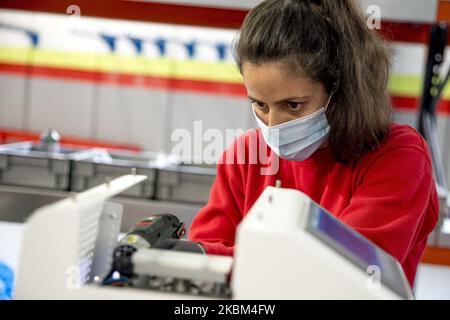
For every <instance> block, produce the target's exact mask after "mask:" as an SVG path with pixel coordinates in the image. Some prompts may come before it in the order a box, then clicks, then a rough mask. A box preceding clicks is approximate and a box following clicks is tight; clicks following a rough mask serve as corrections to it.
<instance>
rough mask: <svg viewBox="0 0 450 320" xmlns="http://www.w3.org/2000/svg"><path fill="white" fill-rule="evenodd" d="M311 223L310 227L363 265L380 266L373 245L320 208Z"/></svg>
mask: <svg viewBox="0 0 450 320" xmlns="http://www.w3.org/2000/svg"><path fill="white" fill-rule="evenodd" d="M311 222H312V226H313V227H315V228H316V229H317V230H318V231H320V232H322V233H323V234H325V235H327V236H328V237H329V238H331V239H333V240H334V241H335V242H336V244H339V245H341V246H342V247H344V248H345V249H347V250H348V251H350V252H351V253H352V254H353V255H354V256H355V258H357V259H359V260H360V261H361V262H364V264H365V265H367V266H370V265H377V266H380V261H379V259H378V255H377V250H376V247H375V246H374V244H373V243H371V242H370V241H368V240H367V239H366V238H364V237H362V236H361V235H360V234H359V233H357V232H356V231H354V230H352V229H350V228H348V227H347V226H346V225H344V224H343V223H342V222H340V221H339V220H337V219H336V218H334V217H332V216H331V215H330V214H328V213H327V212H326V211H325V210H323V209H322V208H320V207H319V208H317V212H316V215H315V218H314V219H313V220H312V221H311Z"/></svg>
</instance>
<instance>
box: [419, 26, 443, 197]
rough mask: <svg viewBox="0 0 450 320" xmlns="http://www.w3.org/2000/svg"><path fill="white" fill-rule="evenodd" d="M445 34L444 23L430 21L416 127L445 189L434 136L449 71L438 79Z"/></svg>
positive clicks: (439, 154) (436, 139)
mask: <svg viewBox="0 0 450 320" xmlns="http://www.w3.org/2000/svg"><path fill="white" fill-rule="evenodd" d="M447 34H448V24H447V23H446V22H439V23H437V24H434V25H433V26H432V28H431V32H430V40H429V45H428V59H427V66H426V70H425V79H424V86H423V93H422V99H421V103H420V113H419V120H418V130H419V132H420V134H421V135H422V136H423V137H424V138H425V140H426V141H427V142H428V145H429V146H430V151H431V156H432V160H433V170H434V175H435V179H436V182H437V184H438V185H439V186H440V187H441V188H442V189H443V190H448V187H447V182H446V179H445V171H444V167H443V164H442V157H441V153H440V149H439V141H438V137H437V129H436V109H437V106H438V103H439V100H440V97H441V94H442V92H443V89H444V87H445V85H446V82H447V80H448V78H449V75H450V70H449V72H448V73H447V76H446V77H445V78H444V79H442V80H441V79H440V76H439V73H440V70H439V69H440V67H441V64H442V61H443V60H444V50H445V46H446V44H447Z"/></svg>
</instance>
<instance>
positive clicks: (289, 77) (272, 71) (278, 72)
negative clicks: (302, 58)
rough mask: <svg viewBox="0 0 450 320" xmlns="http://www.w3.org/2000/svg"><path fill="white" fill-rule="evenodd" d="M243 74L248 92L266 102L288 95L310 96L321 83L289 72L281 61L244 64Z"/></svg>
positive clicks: (284, 97) (281, 98) (252, 96)
mask: <svg viewBox="0 0 450 320" xmlns="http://www.w3.org/2000/svg"><path fill="white" fill-rule="evenodd" d="M242 75H243V78H244V83H245V86H246V88H247V94H248V95H249V96H250V97H251V98H253V99H255V100H258V101H262V102H265V103H269V102H277V101H281V100H284V99H286V98H288V97H294V96H295V97H304V96H310V95H312V94H313V93H314V92H317V90H318V87H320V86H321V84H320V83H318V82H317V81H314V80H313V79H311V78H310V77H306V76H302V75H298V74H296V73H294V72H287V71H286V69H285V68H284V66H283V65H282V64H280V63H263V64H258V65H257V64H251V63H244V64H243V65H242Z"/></svg>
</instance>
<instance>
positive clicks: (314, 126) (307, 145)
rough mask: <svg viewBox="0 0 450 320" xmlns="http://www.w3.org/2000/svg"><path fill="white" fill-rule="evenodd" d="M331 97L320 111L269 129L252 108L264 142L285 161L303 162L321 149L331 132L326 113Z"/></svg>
mask: <svg viewBox="0 0 450 320" xmlns="http://www.w3.org/2000/svg"><path fill="white" fill-rule="evenodd" d="M331 96H332V95H330V97H329V98H328V102H327V105H326V106H325V107H323V108H321V109H319V110H318V111H316V112H314V113H312V114H310V115H307V116H304V117H301V118H298V119H294V120H291V121H288V122H284V123H281V124H279V125H276V126H273V127H268V126H267V125H266V124H265V123H264V122H263V121H262V120H261V119H260V118H259V117H258V115H257V114H256V112H255V109H254V108H252V109H253V114H254V115H255V118H256V122H257V123H258V127H259V128H260V129H261V133H262V135H263V137H264V140H265V141H266V143H267V145H268V146H269V147H270V148H271V149H272V151H273V152H275V153H276V154H277V155H278V156H279V157H280V158H283V159H287V160H295V161H303V160H305V159H306V158H308V157H309V156H311V155H312V154H313V153H314V152H315V151H316V150H317V149H319V147H320V146H321V145H322V143H323V142H324V141H325V140H326V138H327V137H328V133H329V131H330V126H329V125H328V121H327V117H326V115H325V111H326V109H327V107H328V104H329V103H330V100H331Z"/></svg>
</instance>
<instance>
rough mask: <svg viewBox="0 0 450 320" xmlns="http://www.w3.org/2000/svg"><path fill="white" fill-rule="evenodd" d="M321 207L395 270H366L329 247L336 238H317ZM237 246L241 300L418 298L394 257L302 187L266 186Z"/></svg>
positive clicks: (241, 229)
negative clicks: (314, 226)
mask: <svg viewBox="0 0 450 320" xmlns="http://www.w3.org/2000/svg"><path fill="white" fill-rule="evenodd" d="M318 209H320V210H321V213H320V214H323V215H326V216H327V219H334V220H333V223H337V224H338V226H339V228H342V230H344V229H345V230H346V232H348V233H349V234H350V233H352V234H353V236H355V237H357V238H358V241H364V244H365V245H367V246H371V248H372V249H373V251H374V252H376V254H377V255H378V256H380V258H382V259H384V261H382V262H385V263H386V262H387V263H389V264H390V268H391V270H384V269H383V266H368V268H367V270H363V269H362V268H361V267H360V266H358V265H356V264H355V263H354V262H352V261H350V260H349V259H348V257H346V256H344V255H343V254H342V252H340V251H341V249H342V248H338V247H336V246H335V245H338V244H333V245H332V246H330V243H332V242H333V240H332V239H328V240H329V241H330V242H329V243H326V242H324V241H322V240H321V239H318V237H317V236H316V235H315V234H313V233H311V232H310V231H309V230H308V228H309V227H308V225H311V215H312V214H313V213H312V211H313V210H318ZM236 244H237V245H236V248H235V262H234V268H233V277H232V290H233V294H234V295H233V297H234V298H236V299H413V294H412V292H411V289H410V286H409V283H408V281H407V280H406V277H405V275H404V273H403V270H402V267H401V266H400V264H399V263H398V262H397V261H396V260H394V258H392V257H391V256H390V255H388V254H387V253H386V252H384V251H383V250H382V249H380V248H379V247H377V246H376V245H375V244H373V243H372V242H370V241H369V240H367V239H366V238H364V237H363V236H361V235H360V234H357V233H356V231H354V230H353V229H351V228H350V227H348V226H346V225H345V224H343V223H342V222H340V221H338V220H337V219H335V218H333V217H332V215H331V214H330V213H328V212H325V210H323V208H320V207H319V206H318V205H317V204H316V203H315V202H314V201H312V200H311V199H310V198H309V197H308V196H307V195H305V194H303V193H302V192H300V191H298V190H294V189H285V188H276V187H267V188H266V189H265V190H264V191H263V193H262V194H261V196H260V197H259V198H258V199H257V201H256V202H255V204H254V205H253V207H252V208H251V209H250V211H249V212H248V215H247V216H246V217H245V219H244V220H243V221H242V223H241V224H240V225H239V227H238V231H237V238H236ZM333 247H334V248H333ZM336 248H338V249H339V250H336ZM377 267H378V269H377ZM380 267H381V268H380ZM380 269H381V270H380ZM385 271H387V272H391V273H393V274H392V275H391V276H390V277H389V279H387V280H390V281H391V282H396V283H395V285H396V287H397V288H399V290H397V291H398V292H395V291H394V290H392V289H391V288H390V287H389V286H388V285H387V283H385V281H383V280H384V279H383V277H384V276H385V275H384V274H383V272H385ZM378 280H380V281H378Z"/></svg>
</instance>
